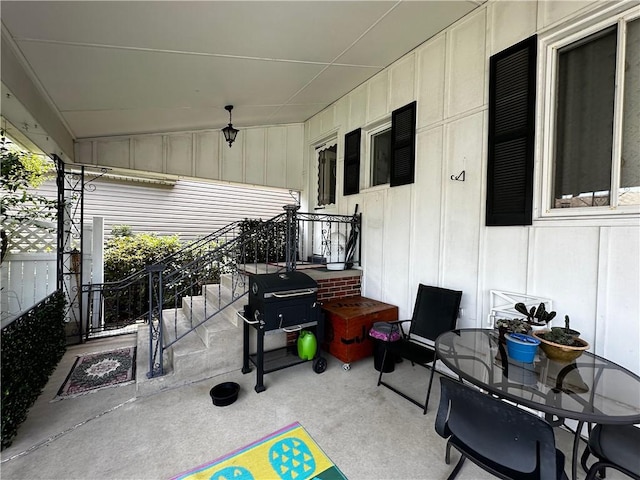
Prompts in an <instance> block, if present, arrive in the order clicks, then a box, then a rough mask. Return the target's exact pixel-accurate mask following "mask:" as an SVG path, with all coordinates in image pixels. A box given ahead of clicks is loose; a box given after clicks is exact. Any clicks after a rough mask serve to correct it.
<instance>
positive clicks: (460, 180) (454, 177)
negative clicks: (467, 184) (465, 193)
mask: <svg viewBox="0 0 640 480" xmlns="http://www.w3.org/2000/svg"><path fill="white" fill-rule="evenodd" d="M464 172H465V171H464V170H462V171H461V172H460V173H459V174H458V175H457V176H456V175H451V180H456V181H458V182H464V177H465V173H464Z"/></svg>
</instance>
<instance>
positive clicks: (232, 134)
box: [222, 105, 239, 148]
mask: <svg viewBox="0 0 640 480" xmlns="http://www.w3.org/2000/svg"><path fill="white" fill-rule="evenodd" d="M224 109H225V110H226V111H227V112H229V125H227V126H226V127H224V128H223V129H222V133H223V134H224V139H225V141H226V142H228V143H229V148H231V144H232V143H233V142H235V140H236V135H238V132H239V130H237V129H235V128H233V125H232V124H231V110H233V105H227V106H226V107H224Z"/></svg>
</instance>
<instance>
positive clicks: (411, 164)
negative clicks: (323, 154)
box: [344, 102, 417, 195]
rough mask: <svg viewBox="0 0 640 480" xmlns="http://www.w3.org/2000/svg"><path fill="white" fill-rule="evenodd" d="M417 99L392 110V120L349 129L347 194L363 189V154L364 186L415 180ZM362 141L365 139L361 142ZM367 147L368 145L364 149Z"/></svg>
mask: <svg viewBox="0 0 640 480" xmlns="http://www.w3.org/2000/svg"><path fill="white" fill-rule="evenodd" d="M416 105H417V104H416V102H411V103H409V104H408V105H405V106H404V107H400V108H398V109H396V110H394V111H393V112H392V113H391V122H389V121H388V120H387V121H386V123H384V124H382V123H380V122H377V123H376V124H375V125H369V126H368V127H366V130H365V134H364V138H363V135H362V129H360V128H359V129H357V130H354V131H352V132H349V133H347V134H346V135H345V138H344V145H345V146H344V194H345V195H352V194H354V193H358V192H359V191H360V187H361V185H360V173H361V172H360V169H361V162H360V154H361V152H362V150H364V153H363V154H364V158H365V161H364V162H362V169H363V172H366V173H364V175H363V178H364V179H365V180H364V181H363V185H362V186H363V187H364V188H368V187H375V186H377V185H386V184H389V185H390V186H391V187H397V186H400V185H407V184H410V183H413V182H414V177H415V152H416V147H415V143H416ZM361 141H362V142H364V144H363V145H361ZM362 147H364V148H362Z"/></svg>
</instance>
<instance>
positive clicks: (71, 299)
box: [52, 154, 85, 344]
mask: <svg viewBox="0 0 640 480" xmlns="http://www.w3.org/2000/svg"><path fill="white" fill-rule="evenodd" d="M52 158H53V160H54V162H55V165H56V172H57V176H56V185H57V190H58V242H57V245H58V247H57V248H58V252H57V254H58V255H57V256H58V258H57V277H56V279H57V288H58V289H59V290H62V291H63V292H64V295H65V297H66V300H67V307H66V312H65V321H66V322H67V343H68V344H75V343H82V342H83V341H84V340H85V331H84V328H83V323H82V303H83V298H82V297H83V296H82V293H81V285H82V278H83V249H84V242H83V236H84V188H85V182H84V167H80V169H79V171H78V170H77V168H76V170H75V171H73V172H72V171H70V170H69V169H68V167H67V166H66V165H65V163H64V161H63V160H62V159H61V158H60V157H58V156H57V155H55V154H54V155H52Z"/></svg>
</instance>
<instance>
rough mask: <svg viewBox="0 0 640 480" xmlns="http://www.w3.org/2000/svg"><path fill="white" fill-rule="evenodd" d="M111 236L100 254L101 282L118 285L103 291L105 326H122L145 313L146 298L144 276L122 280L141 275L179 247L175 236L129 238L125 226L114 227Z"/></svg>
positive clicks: (146, 280) (146, 306) (149, 235)
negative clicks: (102, 264) (101, 257)
mask: <svg viewBox="0 0 640 480" xmlns="http://www.w3.org/2000/svg"><path fill="white" fill-rule="evenodd" d="M113 233H114V237H113V238H111V239H110V240H109V241H108V242H107V244H106V245H105V250H104V279H105V282H106V283H118V282H121V283H119V284H117V285H115V288H109V289H106V290H105V299H104V302H105V310H104V311H105V323H107V324H126V323H129V322H134V321H135V320H136V319H138V318H139V317H140V316H141V315H144V314H145V313H146V312H147V311H148V310H149V307H148V300H149V298H148V278H147V276H146V275H141V276H138V277H136V278H135V279H133V280H132V281H131V282H127V281H125V279H126V278H127V277H129V276H130V275H133V274H134V273H139V272H144V270H145V267H147V266H148V265H152V264H153V263H156V262H158V261H160V260H162V259H164V258H166V257H167V256H169V255H171V254H173V253H175V252H177V251H178V250H180V248H181V247H182V245H181V243H180V240H179V239H178V236H177V235H171V236H158V235H155V234H151V233H138V234H135V235H132V234H131V229H130V228H129V227H127V226H126V225H120V226H118V227H117V231H116V229H114V232H113Z"/></svg>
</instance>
